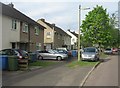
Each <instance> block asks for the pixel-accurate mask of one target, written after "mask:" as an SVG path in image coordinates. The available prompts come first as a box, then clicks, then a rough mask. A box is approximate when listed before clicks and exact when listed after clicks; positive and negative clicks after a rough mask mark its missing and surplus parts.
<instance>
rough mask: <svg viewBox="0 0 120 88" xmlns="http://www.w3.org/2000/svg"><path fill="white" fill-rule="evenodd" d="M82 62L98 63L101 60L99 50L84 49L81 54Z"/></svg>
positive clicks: (92, 48)
mask: <svg viewBox="0 0 120 88" xmlns="http://www.w3.org/2000/svg"><path fill="white" fill-rule="evenodd" d="M81 60H91V61H98V60H99V51H98V49H97V48H95V47H87V48H84V49H83V51H82V53H81Z"/></svg>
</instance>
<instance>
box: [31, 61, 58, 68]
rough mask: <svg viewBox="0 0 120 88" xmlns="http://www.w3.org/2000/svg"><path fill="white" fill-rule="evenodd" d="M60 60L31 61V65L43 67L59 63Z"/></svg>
mask: <svg viewBox="0 0 120 88" xmlns="http://www.w3.org/2000/svg"><path fill="white" fill-rule="evenodd" d="M57 63H58V62H52V61H36V62H33V63H29V66H41V67H48V66H50V65H54V64H57Z"/></svg>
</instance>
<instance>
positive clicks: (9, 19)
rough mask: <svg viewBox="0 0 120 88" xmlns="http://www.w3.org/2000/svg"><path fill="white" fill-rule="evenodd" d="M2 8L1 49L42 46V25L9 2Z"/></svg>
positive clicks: (35, 48)
mask: <svg viewBox="0 0 120 88" xmlns="http://www.w3.org/2000/svg"><path fill="white" fill-rule="evenodd" d="M0 7H1V8H2V35H0V36H2V40H1V41H2V49H6V48H17V49H23V50H26V51H35V50H37V49H43V48H44V47H43V46H44V45H43V44H44V27H43V26H42V25H40V24H38V23H37V22H35V21H34V20H32V19H31V18H29V17H28V16H26V15H24V14H23V13H21V12H20V11H18V10H17V9H15V8H14V5H13V4H12V3H11V4H9V5H5V4H3V3H0Z"/></svg>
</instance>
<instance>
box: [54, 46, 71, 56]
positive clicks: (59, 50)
mask: <svg viewBox="0 0 120 88" xmlns="http://www.w3.org/2000/svg"><path fill="white" fill-rule="evenodd" d="M56 50H57V51H58V52H59V53H64V54H67V55H68V56H71V55H72V52H71V51H70V50H68V49H66V48H56Z"/></svg>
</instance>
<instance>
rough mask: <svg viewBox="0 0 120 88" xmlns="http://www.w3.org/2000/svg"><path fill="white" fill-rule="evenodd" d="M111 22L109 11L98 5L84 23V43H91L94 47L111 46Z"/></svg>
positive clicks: (82, 26)
mask: <svg viewBox="0 0 120 88" xmlns="http://www.w3.org/2000/svg"><path fill="white" fill-rule="evenodd" d="M109 20H110V19H109V15H108V14H107V10H106V9H103V7H102V6H98V5H97V6H96V7H95V8H94V9H93V10H92V11H90V12H89V13H88V15H86V19H85V20H84V21H83V22H82V25H81V28H82V29H81V31H82V33H83V36H82V39H83V42H90V43H92V45H94V44H98V45H99V46H101V45H106V44H110V41H111V38H112V36H111V34H110V31H109V29H110V26H109Z"/></svg>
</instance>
